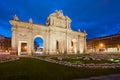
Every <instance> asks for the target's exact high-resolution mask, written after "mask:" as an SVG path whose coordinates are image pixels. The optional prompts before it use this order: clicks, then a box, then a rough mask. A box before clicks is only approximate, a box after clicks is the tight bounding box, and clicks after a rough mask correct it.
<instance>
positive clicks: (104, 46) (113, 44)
mask: <svg viewBox="0 0 120 80" xmlns="http://www.w3.org/2000/svg"><path fill="white" fill-rule="evenodd" d="M87 50H88V52H120V32H119V33H117V34H114V35H110V36H105V37H100V38H95V39H91V40H87Z"/></svg>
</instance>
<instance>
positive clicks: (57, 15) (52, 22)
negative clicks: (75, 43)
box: [46, 10, 71, 29]
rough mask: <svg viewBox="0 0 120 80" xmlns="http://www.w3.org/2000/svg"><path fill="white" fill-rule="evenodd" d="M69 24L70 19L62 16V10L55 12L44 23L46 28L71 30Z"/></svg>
mask: <svg viewBox="0 0 120 80" xmlns="http://www.w3.org/2000/svg"><path fill="white" fill-rule="evenodd" d="M70 24H71V19H70V18H69V17H67V16H64V15H63V12H62V10H59V11H57V10H56V11H55V12H54V13H52V14H50V15H49V17H48V19H47V22H46V25H47V26H52V27H59V28H65V29H71V26H70Z"/></svg>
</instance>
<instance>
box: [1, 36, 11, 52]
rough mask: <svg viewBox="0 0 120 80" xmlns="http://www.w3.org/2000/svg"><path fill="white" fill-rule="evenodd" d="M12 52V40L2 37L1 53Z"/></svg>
mask: <svg viewBox="0 0 120 80" xmlns="http://www.w3.org/2000/svg"><path fill="white" fill-rule="evenodd" d="M10 51H11V38H7V37H4V36H2V35H0V52H10Z"/></svg>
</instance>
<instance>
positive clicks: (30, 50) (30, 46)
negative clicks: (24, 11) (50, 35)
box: [27, 28, 32, 55]
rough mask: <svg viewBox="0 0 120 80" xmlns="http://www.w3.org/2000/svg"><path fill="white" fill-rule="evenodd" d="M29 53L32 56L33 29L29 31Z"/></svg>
mask: <svg viewBox="0 0 120 80" xmlns="http://www.w3.org/2000/svg"><path fill="white" fill-rule="evenodd" d="M27 53H28V55H32V29H31V28H30V29H29V30H28V39H27Z"/></svg>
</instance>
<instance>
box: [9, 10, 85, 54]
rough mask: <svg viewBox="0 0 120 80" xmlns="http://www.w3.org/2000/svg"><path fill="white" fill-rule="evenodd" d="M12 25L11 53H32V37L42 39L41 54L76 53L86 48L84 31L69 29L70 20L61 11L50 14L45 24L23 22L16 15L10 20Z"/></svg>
mask: <svg viewBox="0 0 120 80" xmlns="http://www.w3.org/2000/svg"><path fill="white" fill-rule="evenodd" d="M10 23H11V25H12V53H17V55H22V54H26V55H32V54H34V53H35V50H34V39H35V38H36V37H40V38H42V39H43V42H44V48H43V54H49V55H52V54H76V53H83V52H84V51H85V49H86V33H85V32H80V31H78V32H75V31H73V30H71V26H70V24H71V20H70V18H69V17H67V16H64V15H63V13H62V11H55V12H54V13H52V14H50V15H49V17H48V18H47V21H46V26H44V25H39V24H33V22H32V19H30V20H29V22H23V21H20V20H19V19H18V17H17V16H15V17H14V20H10Z"/></svg>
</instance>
